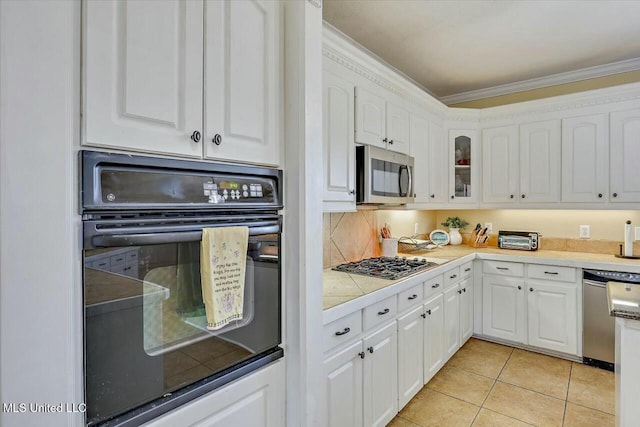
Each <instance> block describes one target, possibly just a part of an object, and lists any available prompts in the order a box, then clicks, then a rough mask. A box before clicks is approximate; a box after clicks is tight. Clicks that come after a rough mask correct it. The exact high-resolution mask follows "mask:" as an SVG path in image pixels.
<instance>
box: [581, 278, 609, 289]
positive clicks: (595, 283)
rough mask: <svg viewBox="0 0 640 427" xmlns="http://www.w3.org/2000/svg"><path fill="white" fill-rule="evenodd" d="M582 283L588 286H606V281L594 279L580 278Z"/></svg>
mask: <svg viewBox="0 0 640 427" xmlns="http://www.w3.org/2000/svg"><path fill="white" fill-rule="evenodd" d="M582 284H584V285H588V286H596V287H598V288H606V287H607V282H596V281H595V280H589V279H582Z"/></svg>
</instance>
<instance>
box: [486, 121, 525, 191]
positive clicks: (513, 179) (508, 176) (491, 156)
mask: <svg viewBox="0 0 640 427" xmlns="http://www.w3.org/2000/svg"><path fill="white" fill-rule="evenodd" d="M518 144H519V143H518V127H517V126H503V127H498V128H489V129H483V130H482V171H483V173H482V200H483V201H484V202H487V203H507V202H514V203H515V202H516V197H519V195H518V180H519V179H518V178H519V174H520V171H519V167H518V166H519V164H518V148H519V145H518Z"/></svg>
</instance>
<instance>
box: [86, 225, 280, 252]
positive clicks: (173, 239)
mask: <svg viewBox="0 0 640 427" xmlns="http://www.w3.org/2000/svg"><path fill="white" fill-rule="evenodd" d="M279 232H280V226H279V225H270V226H265V227H251V228H249V236H260V235H264V234H275V233H279ZM200 240H202V230H199V231H187V232H170V233H137V234H105V235H97V236H93V238H92V239H91V243H93V247H94V248H110V247H116V246H143V245H160V244H165V243H184V242H197V241H200Z"/></svg>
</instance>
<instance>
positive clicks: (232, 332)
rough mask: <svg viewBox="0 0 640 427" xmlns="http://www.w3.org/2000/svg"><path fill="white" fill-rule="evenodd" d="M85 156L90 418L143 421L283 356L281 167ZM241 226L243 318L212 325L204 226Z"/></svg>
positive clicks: (89, 420)
mask: <svg viewBox="0 0 640 427" xmlns="http://www.w3.org/2000/svg"><path fill="white" fill-rule="evenodd" d="M80 160H81V162H82V166H81V170H82V194H81V200H82V218H83V249H84V250H83V259H84V269H83V273H84V274H83V290H84V313H85V324H84V341H85V349H84V362H85V395H86V396H85V398H86V404H87V412H86V417H87V418H86V421H87V424H88V425H109V426H112V425H118V426H134V425H136V426H137V425H140V424H142V423H144V422H146V421H148V420H151V419H153V418H155V417H157V416H158V415H160V414H162V413H165V412H167V411H169V410H171V409H173V408H175V407H177V406H179V405H181V404H184V403H185V402H188V401H190V400H192V399H195V398H197V397H199V396H201V395H203V394H204V393H207V392H209V391H211V390H213V389H215V388H217V387H220V386H221V385H224V384H226V383H228V382H230V381H232V380H234V379H236V378H239V377H240V376H242V375H245V374H247V373H249V372H251V371H253V370H255V369H258V368H260V367H261V366H264V365H266V364H268V363H270V362H272V361H273V360H276V359H278V358H280V357H282V355H283V350H282V349H281V348H280V347H279V345H280V343H281V279H280V277H281V263H280V240H281V231H282V218H281V216H280V215H278V210H279V209H281V208H282V206H283V205H282V199H281V194H282V171H279V170H275V169H266V168H256V167H244V166H232V165H222V164H215V163H205V162H192V161H183V160H169V159H157V158H152V157H137V156H128V155H121V154H106V153H99V152H92V151H83V152H81V153H80ZM234 225H242V226H246V227H248V229H249V238H248V244H247V248H248V249H247V253H246V254H244V256H245V260H246V273H245V283H244V298H243V315H242V319H238V320H236V321H233V322H232V323H231V324H229V325H227V326H225V327H223V328H222V329H219V330H216V331H209V330H207V328H206V316H205V313H204V304H203V297H202V289H201V281H200V243H201V236H202V230H203V228H209V227H213V228H215V227H227V226H234ZM241 256H242V255H241Z"/></svg>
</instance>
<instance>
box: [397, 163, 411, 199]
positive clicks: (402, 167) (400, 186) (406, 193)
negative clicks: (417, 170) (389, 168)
mask: <svg viewBox="0 0 640 427" xmlns="http://www.w3.org/2000/svg"><path fill="white" fill-rule="evenodd" d="M403 169H406V170H407V174H408V175H409V183H411V174H409V166H406V165H402V166H400V169H399V170H398V191H399V193H400V194H399V196H400V197H407V195H408V194H409V191H408V189H407V191H406V192H404V193H403V191H402V170H403Z"/></svg>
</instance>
